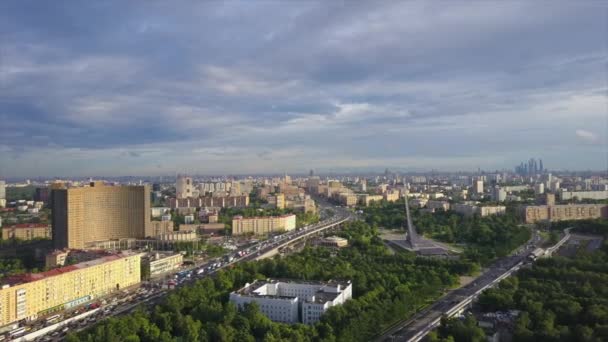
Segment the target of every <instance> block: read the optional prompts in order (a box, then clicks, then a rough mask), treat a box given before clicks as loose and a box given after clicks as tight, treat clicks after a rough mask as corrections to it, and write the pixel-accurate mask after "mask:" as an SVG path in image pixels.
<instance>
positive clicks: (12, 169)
mask: <svg viewBox="0 0 608 342" xmlns="http://www.w3.org/2000/svg"><path fill="white" fill-rule="evenodd" d="M607 22H608V4H607V3H605V2H602V1H581V2H574V1H563V2H560V1H558V0H555V1H521V2H520V1H497V2H486V1H467V2H458V1H424V2H423V1H420V2H417V1H337V0H336V1H285V2H278V1H276V2H275V1H272V2H271V1H228V2H220V1H207V2H204V1H192V2H188V1H179V2H173V1H17V0H15V1H11V0H8V1H2V2H0V177H37V176H66V177H68V176H89V175H101V176H119V175H143V176H154V175H168V174H175V173H178V172H179V173H184V172H186V173H191V174H203V175H204V174H250V173H282V172H290V173H295V172H299V173H305V172H307V171H308V170H309V169H315V170H317V171H318V172H323V171H326V172H327V171H350V170H384V169H385V168H387V167H388V168H391V169H401V170H411V171H421V170H430V169H435V170H446V171H448V170H463V171H466V170H477V169H478V168H482V169H486V170H495V169H502V168H509V169H510V168H512V167H513V166H514V165H516V164H519V162H520V161H523V160H527V159H529V158H530V157H535V158H542V159H543V162H544V164H545V166H546V167H548V168H551V169H577V170H587V169H593V170H602V169H606V162H607V159H606V157H607V149H606V141H607V134H606V130H607V127H608V109H607V108H608V104H607V101H606V90H607V89H606V85H607V79H608V75H607V68H606V66H607V56H608V55H607V53H606V52H607V45H606V44H607V43H606V42H607V38H608V24H607Z"/></svg>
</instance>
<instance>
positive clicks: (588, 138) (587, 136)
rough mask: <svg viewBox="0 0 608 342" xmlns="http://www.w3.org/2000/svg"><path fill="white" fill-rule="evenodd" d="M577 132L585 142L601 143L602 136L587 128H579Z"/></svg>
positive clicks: (577, 135)
mask: <svg viewBox="0 0 608 342" xmlns="http://www.w3.org/2000/svg"><path fill="white" fill-rule="evenodd" d="M575 134H576V137H577V138H578V139H579V140H581V141H583V142H585V143H591V144H598V143H600V137H599V136H598V135H597V134H595V133H593V132H591V131H588V130H585V129H577V130H576V132H575Z"/></svg>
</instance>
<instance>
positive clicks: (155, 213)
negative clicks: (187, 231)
mask: <svg viewBox="0 0 608 342" xmlns="http://www.w3.org/2000/svg"><path fill="white" fill-rule="evenodd" d="M169 213H171V208H169V207H153V208H150V214H151V216H152V217H161V216H163V215H166V214H169Z"/></svg>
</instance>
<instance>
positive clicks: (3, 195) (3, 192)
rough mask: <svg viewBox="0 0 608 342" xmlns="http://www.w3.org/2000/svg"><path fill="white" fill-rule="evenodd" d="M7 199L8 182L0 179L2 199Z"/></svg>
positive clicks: (0, 198) (0, 196)
mask: <svg viewBox="0 0 608 342" xmlns="http://www.w3.org/2000/svg"><path fill="white" fill-rule="evenodd" d="M5 199H6V182H4V181H3V180H0V200H5Z"/></svg>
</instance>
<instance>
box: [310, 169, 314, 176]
mask: <svg viewBox="0 0 608 342" xmlns="http://www.w3.org/2000/svg"><path fill="white" fill-rule="evenodd" d="M308 175H309V176H310V177H312V176H314V175H315V170H313V169H310V172H308Z"/></svg>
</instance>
